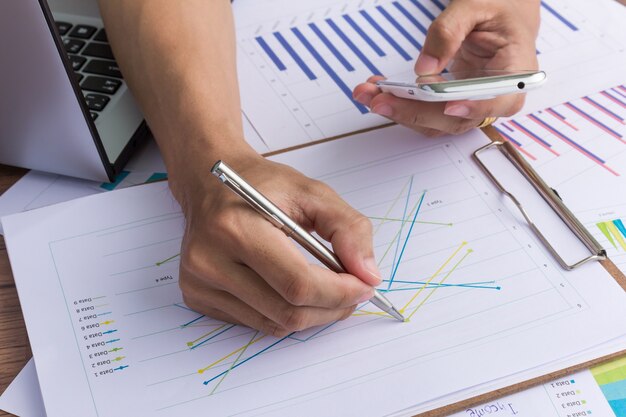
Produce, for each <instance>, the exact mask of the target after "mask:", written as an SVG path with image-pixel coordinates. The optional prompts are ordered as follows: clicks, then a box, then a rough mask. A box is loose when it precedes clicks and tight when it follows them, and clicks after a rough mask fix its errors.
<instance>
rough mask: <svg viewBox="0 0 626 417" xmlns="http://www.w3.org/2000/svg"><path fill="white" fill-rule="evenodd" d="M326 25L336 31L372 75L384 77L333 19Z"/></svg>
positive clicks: (327, 21) (327, 20)
mask: <svg viewBox="0 0 626 417" xmlns="http://www.w3.org/2000/svg"><path fill="white" fill-rule="evenodd" d="M326 23H328V26H330V27H331V28H332V30H334V31H335V33H336V34H337V36H339V37H340V38H341V40H342V41H344V42H345V43H346V45H348V47H349V48H350V49H351V50H352V52H354V54H355V55H356V56H357V57H359V59H360V60H361V62H363V64H365V66H366V67H367V68H368V69H369V70H370V71H371V73H372V74H380V75H382V72H380V71H379V70H378V68H376V66H375V65H374V64H372V62H371V61H370V60H369V59H367V57H366V56H365V55H364V54H363V52H361V50H360V49H359V48H358V47H357V46H356V45H355V44H354V42H352V41H351V40H350V38H348V37H347V36H346V34H345V33H343V31H342V30H341V29H340V28H339V26H337V25H336V24H335V22H333V21H332V19H326Z"/></svg>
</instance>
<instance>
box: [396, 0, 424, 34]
mask: <svg viewBox="0 0 626 417" xmlns="http://www.w3.org/2000/svg"><path fill="white" fill-rule="evenodd" d="M393 5H394V6H396V9H398V10H400V13H402V14H403V15H404V17H406V18H407V19H408V20H409V22H411V23H413V24H414V25H415V26H416V27H417V28H418V29H419V31H420V32H422V33H423V34H424V35H426V34H427V33H428V29H426V28H425V27H424V25H422V24H421V23H420V22H419V21H418V20H417V19H416V18H415V16H413V15H412V14H411V13H409V11H408V10H407V9H405V8H404V7H403V6H402V5H401V4H400V3H398V2H397V1H394V2H393Z"/></svg>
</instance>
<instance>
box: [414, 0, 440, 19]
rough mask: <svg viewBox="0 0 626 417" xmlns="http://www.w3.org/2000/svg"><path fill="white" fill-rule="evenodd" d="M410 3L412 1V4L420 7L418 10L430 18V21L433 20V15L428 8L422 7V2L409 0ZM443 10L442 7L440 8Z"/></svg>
mask: <svg viewBox="0 0 626 417" xmlns="http://www.w3.org/2000/svg"><path fill="white" fill-rule="evenodd" d="M411 3H413V5H414V6H415V7H417V8H418V9H420V11H421V12H422V13H424V14H425V15H426V17H428V18H429V19H430V21H431V22H432V21H433V20H435V19H436V18H435V15H434V14H432V13H431V12H430V10H428V9H427V8H426V7H424V5H423V4H422V3H420V2H419V1H418V0H411ZM441 10H443V9H441Z"/></svg>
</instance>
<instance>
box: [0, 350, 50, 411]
mask: <svg viewBox="0 0 626 417" xmlns="http://www.w3.org/2000/svg"><path fill="white" fill-rule="evenodd" d="M0 410H4V411H6V412H7V413H11V414H15V415H16V416H18V417H46V409H45V408H44V405H43V399H42V398H41V389H40V388H39V382H38V381H37V370H36V369H35V362H34V361H33V360H32V359H31V360H29V361H28V363H27V364H26V366H24V368H23V369H22V370H21V371H20V373H19V374H17V376H16V377H15V379H14V380H13V382H11V385H9V386H8V387H7V389H6V390H4V392H3V393H2V396H0Z"/></svg>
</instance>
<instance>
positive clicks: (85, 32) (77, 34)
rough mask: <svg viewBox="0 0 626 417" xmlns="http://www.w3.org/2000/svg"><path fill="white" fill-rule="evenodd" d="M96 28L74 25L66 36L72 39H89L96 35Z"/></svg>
mask: <svg viewBox="0 0 626 417" xmlns="http://www.w3.org/2000/svg"><path fill="white" fill-rule="evenodd" d="M96 30H98V29H97V28H95V27H93V26H87V25H76V26H74V29H72V31H71V32H70V34H69V35H68V36H70V37H72V38H80V39H89V38H91V37H92V36H93V34H94V33H96Z"/></svg>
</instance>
